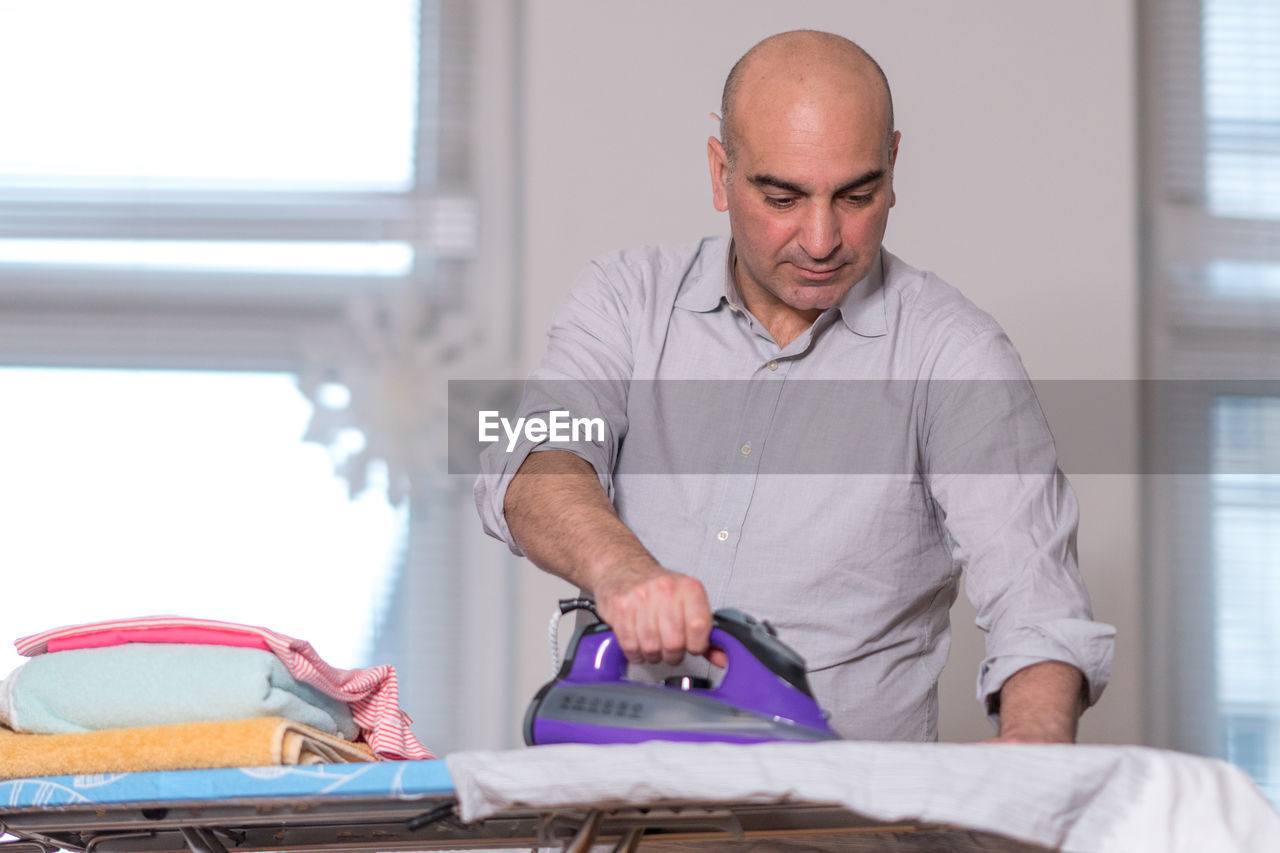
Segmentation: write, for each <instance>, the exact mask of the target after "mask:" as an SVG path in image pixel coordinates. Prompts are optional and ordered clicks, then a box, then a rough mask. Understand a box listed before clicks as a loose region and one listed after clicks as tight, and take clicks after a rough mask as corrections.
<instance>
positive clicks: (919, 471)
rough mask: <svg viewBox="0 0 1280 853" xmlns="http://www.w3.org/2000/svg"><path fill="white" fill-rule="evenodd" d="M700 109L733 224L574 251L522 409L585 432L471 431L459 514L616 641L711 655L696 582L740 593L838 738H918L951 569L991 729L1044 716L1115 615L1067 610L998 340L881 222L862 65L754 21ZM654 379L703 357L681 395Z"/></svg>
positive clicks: (1020, 727)
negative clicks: (718, 114)
mask: <svg viewBox="0 0 1280 853" xmlns="http://www.w3.org/2000/svg"><path fill="white" fill-rule="evenodd" d="M722 113H723V115H722V124H721V135H722V137H723V140H716V139H714V138H712V139H710V140H709V141H708V146H707V154H708V160H709V164H710V169H711V180H712V191H713V200H714V204H715V206H716V208H717V209H718V210H721V211H727V212H728V214H729V224H730V230H731V232H732V241H731V242H726V241H724V240H717V239H708V240H703V241H701V242H700V243H698V244H694V245H691V246H683V247H660V248H655V249H648V250H641V251H631V252H622V253H618V254H616V255H613V256H608V257H606V258H602V259H599V260H597V261H596V262H595V263H594V264H593V265H592V267H590V268H589V269H588V270H587V272H586V273H584V275H583V276H582V277H581V278H580V279H579V281H578V282H577V283H576V284H575V285H574V287H573V289H572V290H571V291H570V294H569V297H568V299H567V301H566V302H565V304H564V305H563V306H562V307H561V309H560V312H559V313H558V314H557V317H556V320H555V322H554V323H553V326H552V329H551V332H550V335H549V345H548V350H547V354H546V356H545V357H544V359H543V362H542V364H541V365H540V366H539V368H538V369H537V370H536V371H535V372H534V374H533V376H531V382H530V384H529V386H528V389H527V391H526V397H525V400H524V402H523V403H522V406H521V408H522V411H521V414H522V415H523V414H527V413H536V412H542V413H546V412H549V411H554V410H556V409H557V408H561V409H565V410H575V409H579V410H580V409H589V410H591V414H596V413H600V414H602V420H603V421H605V422H607V435H605V436H603V437H602V440H600V441H595V442H582V443H578V444H575V445H573V446H567V445H555V444H554V443H550V442H538V441H530V440H525V441H522V442H520V443H519V444H518V445H517V446H516V447H515V448H513V449H512V450H511V451H510V452H507V453H503V452H501V450H500V449H496V450H494V451H491V452H489V453H488V454H487V455H486V458H485V460H484V466H485V467H484V469H483V473H482V476H481V478H480V479H479V481H478V482H477V487H476V497H477V506H478V508H479V509H480V512H481V516H482V518H483V520H484V522H485V527H486V529H487V530H488V531H489V532H490V533H491V534H493V535H496V536H498V537H500V538H503V539H505V540H506V541H507V542H508V544H509V545H510V546H511V547H512V549H513V550H515V551H516V553H521V552H523V553H524V554H525V555H527V556H528V557H529V558H530V559H531V560H532V561H533V562H534V563H536V564H537V565H538V566H540V567H542V568H544V569H546V570H548V571H551V572H553V573H554V574H557V575H559V576H560V577H563V578H565V579H566V580H569V581H571V582H572V583H575V584H577V585H578V586H580V587H582V588H583V589H584V590H586V591H588V592H589V593H590V594H592V595H593V596H594V598H595V600H596V604H597V608H598V611H599V614H600V616H601V618H603V619H604V620H605V621H606V622H608V623H609V624H610V625H611V626H612V627H613V628H614V630H615V632H616V634H617V636H618V640H619V643H620V644H621V646H622V648H623V649H624V651H625V652H626V654H627V657H628V659H629V660H631V661H632V662H633V663H636V664H640V663H644V664H649V665H654V664H658V663H665V664H668V665H672V664H676V663H679V662H680V661H681V659H682V658H684V657H685V655H686V654H692V655H704V654H706V655H708V656H709V657H710V659H711V660H712V662H713V663H716V664H718V665H723V663H724V659H723V656H722V654H721V653H718V652H717V651H716V650H710V649H709V648H708V633H709V629H710V622H711V611H712V607H713V606H714V607H720V606H735V607H739V608H740V609H743V610H745V611H746V612H748V613H751V614H753V615H755V616H757V617H759V618H765V619H768V620H769V621H770V622H772V623H773V624H774V625H775V626H776V627H777V628H778V630H779V634H780V636H781V637H782V638H783V639H784V640H785V641H786V642H788V643H789V644H791V645H793V646H794V647H796V648H797V650H798V651H800V653H801V654H802V655H804V656H805V658H806V661H807V663H808V665H809V667H810V679H811V682H812V684H813V686H814V690H815V692H816V694H817V698H818V699H819V701H820V703H821V704H822V705H823V706H824V707H826V708H828V709H829V710H831V711H832V712H833V723H834V725H835V727H836V729H837V731H839V732H841V733H842V734H844V735H845V736H848V737H858V738H873V739H882V740H932V739H936V737H937V695H936V682H937V676H938V673H939V672H940V670H941V667H942V664H943V663H944V662H945V659H946V654H947V649H948V644H949V626H948V621H947V620H948V609H949V606H950V604H951V603H952V601H953V600H954V597H955V594H956V583H957V578H958V574H959V572H960V570H961V569H965V570H967V571H968V576H969V583H968V591H969V594H970V596H971V598H973V599H974V601H975V604H976V605H977V607H978V621H979V625H980V626H981V627H982V628H983V629H984V630H985V631H987V634H988V642H987V645H988V655H987V659H986V660H985V661H984V662H983V667H982V672H981V673H980V676H979V694H980V697H981V698H982V699H983V700H984V701H985V702H986V703H987V707H988V709H989V711H990V713H991V714H992V717H993V720H995V719H998V725H999V739H1001V740H1004V741H1014V742H1016V741H1026V742H1070V741H1073V740H1074V739H1075V733H1076V721H1077V719H1078V717H1079V714H1080V713H1081V712H1082V710H1083V708H1084V707H1085V705H1086V704H1088V703H1091V702H1093V701H1096V699H1097V696H1098V694H1099V693H1100V692H1101V690H1102V688H1103V686H1104V685H1105V683H1106V680H1107V678H1108V676H1109V670H1110V658H1111V643H1112V634H1113V633H1114V631H1113V629H1111V628H1110V626H1106V625H1101V624H1098V623H1095V622H1093V621H1092V620H1091V615H1090V612H1089V604H1088V598H1087V594H1086V593H1085V591H1084V588H1083V585H1082V583H1081V581H1080V577H1079V572H1078V569H1077V567H1076V561H1075V526H1076V518H1077V512H1076V505H1075V501H1074V496H1073V495H1072V493H1071V490H1070V487H1069V486H1068V485H1067V484H1066V482H1065V480H1064V479H1063V477H1062V475H1061V473H1060V472H1059V471H1058V470H1057V466H1056V462H1055V461H1054V456H1053V451H1052V442H1051V439H1049V437H1048V433H1047V430H1046V429H1045V428H1044V424H1043V418H1042V415H1041V414H1040V412H1039V409H1038V406H1036V405H1035V403H1034V398H1033V397H1032V396H1030V395H1029V394H1028V393H1027V392H1025V389H1026V388H1028V387H1029V386H1028V385H1027V383H1026V377H1025V373H1024V372H1023V369H1022V366H1021V363H1020V361H1019V360H1018V357H1017V355H1016V353H1015V352H1014V350H1013V348H1012V345H1011V344H1010V343H1009V342H1008V340H1007V338H1006V337H1005V336H1004V334H1003V332H1002V331H1001V330H1000V329H999V327H998V326H997V325H996V324H995V322H994V321H993V320H991V318H990V317H988V316H987V315H985V314H983V313H982V312H981V311H979V310H977V309H976V308H974V307H973V306H972V305H971V304H970V303H968V302H967V301H966V300H964V298H963V297H961V296H960V295H959V294H958V293H956V292H955V291H954V290H953V289H951V288H950V287H949V286H947V285H945V284H944V283H942V282H941V281H939V280H938V279H936V278H935V277H933V276H931V275H928V274H925V273H921V272H919V271H917V270H914V269H912V268H910V267H909V266H907V265H906V264H904V263H902V262H901V261H899V260H898V259H897V258H894V257H893V256H892V255H890V254H889V253H888V252H886V251H882V249H881V240H882V238H883V236H884V232H885V226H886V223H887V220H888V213H889V208H891V207H892V206H893V204H894V195H893V168H894V165H895V163H896V160H897V154H898V143H899V139H900V135H899V134H898V133H897V132H896V131H895V130H894V124H893V110H892V102H891V99H890V94H889V88H888V83H887V81H886V80H885V78H884V75H883V72H882V71H881V70H880V68H879V66H878V65H877V64H876V63H875V62H874V60H872V59H871V57H870V56H868V55H867V54H866V53H865V52H863V51H862V50H861V49H860V48H859V47H857V46H856V45H854V44H853V43H852V42H849V41H847V40H845V39H843V38H840V37H838V36H834V35H830V34H826V33H817V32H809V31H800V32H792V33H783V34H781V35H777V36H773V37H771V38H769V39H766V40H765V41H763V42H761V43H760V44H758V45H756V46H755V47H754V48H752V49H751V50H750V51H749V52H748V53H747V54H746V55H745V56H744V57H743V58H742V59H741V60H740V61H739V62H738V64H737V65H735V67H734V68H733V70H732V71H731V72H730V75H729V78H728V80H727V81H726V84H725V90H724V97H723V101H722ZM555 380H573V381H575V382H581V383H583V384H581V385H576V384H574V382H569V383H562V384H558V383H556V382H555ZM649 380H656V381H655V382H653V383H649V382H648V381H649ZM676 380H699V381H711V382H715V383H719V384H718V385H714V386H709V390H707V392H706V394H707V396H705V397H704V398H703V395H702V394H701V392H697V393H694V395H693V397H694V398H695V400H694V402H693V403H692V404H691V403H690V400H689V399H685V400H683V402H681V401H680V400H679V398H680V396H681V393H682V392H679V391H675V390H672V389H673V388H678V387H685V386H683V385H681V383H679V382H677V381H676ZM968 380H984V381H985V383H986V384H982V385H980V386H974V385H973V384H972V383H969V384H966V381H968ZM832 383H835V384H834V385H833V384H832ZM698 387H701V386H698ZM904 387H906V388H908V389H909V391H908V393H907V394H906V395H905V396H904V395H903V394H902V393H900V392H901V389H902V388H904ZM975 387H978V388H980V392H979V393H974V388H975ZM814 388H817V389H819V392H818V393H817V394H816V395H815V392H814V391H813V390H812V389H814ZM921 389H923V390H921ZM1020 389H1022V390H1020ZM685 396H686V397H688V395H687V394H686V395H685ZM697 398H703V404H702V405H698V404H697ZM974 400H978V401H979V402H978V403H977V404H975V403H974ZM869 411H872V412H877V413H878V414H876V415H875V417H872V418H871V419H870V420H867V414H866V413H867V412H869ZM575 414H577V411H575ZM885 442H887V443H885ZM868 446H870V447H872V448H874V452H870V453H864V455H863V457H862V459H861V462H859V463H858V464H854V463H851V462H850V461H849V456H848V454H850V453H852V454H853V455H855V456H856V455H857V453H858V449H859V448H866V447H868ZM815 447H816V448H818V449H817V450H814V449H813V448H815ZM798 448H803V449H798ZM975 448H976V449H977V451H976V453H975ZM534 451H538V452H534ZM729 451H732V452H729ZM814 453H817V454H818V455H819V456H820V457H823V458H824V459H825V462H826V465H827V467H825V468H822V467H819V468H815V467H814V466H813V465H812V464H811V463H812V462H813V456H812V454H814ZM806 454H808V455H806ZM823 454H826V455H825V456H823ZM868 458H870V459H876V460H890V461H886V462H884V463H883V464H884V465H885V466H886V467H884V468H883V469H877V468H876V466H875V464H872V465H871V466H870V467H867V464H866V462H867V459H868ZM780 459H781V460H785V461H783V462H779V461H778V460H780ZM975 459H976V460H977V461H975ZM691 460H692V461H691ZM549 474H553V475H557V476H546V475H549Z"/></svg>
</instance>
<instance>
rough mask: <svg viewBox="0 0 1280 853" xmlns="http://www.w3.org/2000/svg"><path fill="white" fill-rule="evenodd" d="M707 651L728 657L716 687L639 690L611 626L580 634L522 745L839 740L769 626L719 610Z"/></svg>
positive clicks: (533, 707) (541, 694) (676, 683)
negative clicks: (628, 673) (721, 652)
mask: <svg viewBox="0 0 1280 853" xmlns="http://www.w3.org/2000/svg"><path fill="white" fill-rule="evenodd" d="M565 604H566V605H571V606H583V605H581V604H579V603H577V602H572V603H571V602H565ZM562 606H563V605H562ZM589 609H592V610H593V611H594V608H589ZM711 645H712V646H713V647H715V648H719V649H723V650H724V652H725V654H726V655H727V656H728V658H729V665H728V667H727V669H726V670H725V675H724V679H723V680H722V681H721V682H720V684H719V686H717V687H714V688H712V687H711V686H710V685H709V684H706V683H702V682H703V680H701V679H690V678H688V677H679V676H677V677H676V678H674V679H668V680H667V683H666V684H646V683H642V682H638V681H629V680H627V679H626V678H625V675H626V671H627V659H626V658H625V657H624V656H623V654H622V650H621V649H620V648H619V647H618V642H617V638H616V637H614V634H613V630H612V629H611V628H610V627H609V626H608V625H606V624H604V623H603V622H597V623H595V624H593V625H587V626H585V627H583V628H580V629H578V631H577V632H576V633H575V634H574V636H573V640H572V642H571V643H570V644H569V652H568V655H567V656H566V658H565V661H564V664H563V665H562V666H561V667H560V672H559V673H558V674H557V676H556V678H555V679H554V680H552V681H550V682H548V683H547V684H545V685H544V686H543V687H542V689H541V690H539V691H538V693H537V695H536V696H534V697H533V702H532V703H530V705H529V710H528V711H527V712H526V713H525V717H524V741H525V743H527V744H529V745H530V746H533V745H535V744H548V743H639V742H641V741H647V740H674V741H722V742H726V743H761V742H764V741H819V740H835V739H837V738H839V735H837V734H836V733H835V732H833V731H832V730H831V727H830V726H829V725H828V724H827V715H826V714H825V713H823V711H822V709H821V708H819V707H818V703H817V701H816V700H814V698H813V693H812V691H811V690H810V689H809V680H808V678H807V677H806V675H805V669H804V659H803V658H801V657H800V655H798V654H797V653H796V652H795V651H794V650H793V649H791V648H790V647H789V646H787V645H785V644H784V643H783V642H782V641H781V640H779V639H778V637H777V634H776V633H775V632H774V630H773V626H771V625H769V623H767V622H759V621H757V620H755V619H753V618H752V617H750V616H748V615H747V614H745V613H743V612H741V611H740V610H734V609H731V608H725V609H723V610H717V611H716V612H715V616H714V621H713V623H712V629H711Z"/></svg>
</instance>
